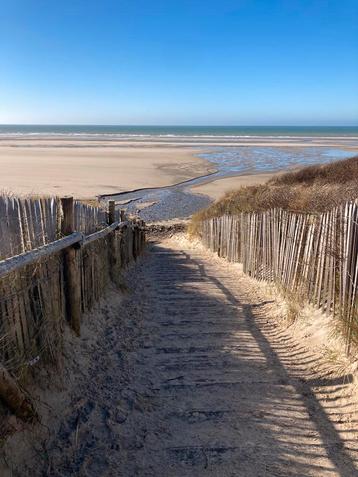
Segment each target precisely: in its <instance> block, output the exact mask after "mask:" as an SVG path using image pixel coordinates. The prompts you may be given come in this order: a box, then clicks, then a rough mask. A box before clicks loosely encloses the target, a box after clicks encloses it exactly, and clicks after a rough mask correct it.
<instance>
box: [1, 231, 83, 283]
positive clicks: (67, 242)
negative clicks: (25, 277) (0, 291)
mask: <svg viewBox="0 0 358 477" xmlns="http://www.w3.org/2000/svg"><path fill="white" fill-rule="evenodd" d="M82 240H83V235H82V234H81V233H79V232H73V233H71V235H68V236H67V237H63V238H62V239H59V240H56V241H55V242H52V243H49V244H47V245H43V246H42V247H39V248H37V249H35V250H31V251H30V252H24V253H21V254H20V255H16V256H14V257H10V258H6V259H5V260H2V261H0V278H3V277H5V276H6V275H8V274H9V273H12V272H15V271H17V270H20V269H21V268H24V267H25V266H27V265H31V264H34V263H36V262H38V261H40V260H42V259H44V258H48V257H50V256H52V255H54V254H56V253H58V252H60V251H61V250H64V249H66V248H68V247H71V246H72V245H74V244H78V243H79V242H81V241H82Z"/></svg>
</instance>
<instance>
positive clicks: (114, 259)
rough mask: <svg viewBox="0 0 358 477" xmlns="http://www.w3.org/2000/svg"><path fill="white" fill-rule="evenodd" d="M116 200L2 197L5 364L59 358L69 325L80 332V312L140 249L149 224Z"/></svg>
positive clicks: (0, 320) (0, 309)
mask: <svg viewBox="0 0 358 477" xmlns="http://www.w3.org/2000/svg"><path fill="white" fill-rule="evenodd" d="M114 205H115V204H114V202H110V207H109V210H108V211H105V210H102V209H100V208H97V207H90V206H88V205H84V204H80V203H79V202H74V201H73V199H72V198H66V199H62V200H61V201H60V200H57V199H53V198H48V199H47V198H46V199H18V198H14V197H0V370H1V369H6V370H7V371H10V372H12V373H15V374H16V376H19V375H21V372H22V371H23V370H24V369H26V368H29V367H31V366H33V365H34V364H35V363H36V362H37V361H56V360H57V358H58V356H59V351H60V350H61V347H62V341H63V328H64V324H65V323H66V322H69V323H70V324H71V326H72V328H73V329H74V330H75V332H76V333H77V334H80V328H81V320H82V315H83V313H84V312H86V311H88V310H90V309H91V308H92V307H93V305H94V304H95V303H96V301H98V299H99V298H100V297H101V296H102V295H103V293H104V291H105V290H106V288H107V287H108V285H109V283H110V282H111V281H112V282H114V283H115V284H118V283H119V282H120V274H121V270H123V269H124V268H125V267H126V266H127V265H128V264H129V263H130V262H131V261H133V260H135V259H136V258H137V256H138V255H139V254H140V253H141V252H142V250H143V248H144V246H145V231H144V223H143V222H142V221H140V220H138V219H133V220H124V217H123V215H122V217H121V219H122V220H120V217H119V213H120V212H119V211H118V210H116V209H115V206H114ZM0 395H1V379H0Z"/></svg>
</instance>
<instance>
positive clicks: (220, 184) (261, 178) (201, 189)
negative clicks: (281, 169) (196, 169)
mask: <svg viewBox="0 0 358 477" xmlns="http://www.w3.org/2000/svg"><path fill="white" fill-rule="evenodd" d="M278 174H279V173H277V172H275V173H274V172H272V173H268V174H253V175H244V176H235V177H225V178H224V179H218V180H216V181H213V182H207V183H206V184H200V185H197V186H193V187H191V188H190V189H191V191H192V192H194V193H199V194H205V195H208V196H209V197H210V198H212V199H213V200H217V199H219V198H221V197H222V196H223V195H224V194H226V192H231V191H232V190H235V189H238V188H239V187H241V186H250V185H258V184H263V183H264V182H266V181H268V180H269V179H271V178H272V177H274V176H275V175H278Z"/></svg>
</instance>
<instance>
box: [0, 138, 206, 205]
mask: <svg viewBox="0 0 358 477" xmlns="http://www.w3.org/2000/svg"><path fill="white" fill-rule="evenodd" d="M195 152H197V150H194V149H187V148H174V147H155V146H152V147H142V146H141V145H136V146H135V147H128V146H126V147H123V146H121V147H113V146H110V145H109V146H103V145H99V146H97V147H93V146H90V147H86V146H82V145H81V146H79V145H74V144H66V143H65V142H64V141H61V142H60V141H59V142H58V143H57V144H53V143H52V144H51V145H48V146H44V144H42V145H41V146H38V145H31V146H29V145H23V146H20V147H19V146H16V147H11V146H4V145H0V170H1V180H0V189H1V190H2V191H9V192H13V193H16V194H56V195H73V196H75V197H82V198H85V197H86V198H89V197H94V196H96V195H100V194H111V193H114V192H121V191H124V190H130V189H137V188H142V187H158V186H166V185H170V184H174V183H177V182H180V181H184V180H187V179H191V178H194V177H196V176H200V175H204V174H206V173H208V172H210V171H211V170H212V168H210V165H209V163H208V162H207V161H205V160H203V159H200V158H197V157H194V153H195Z"/></svg>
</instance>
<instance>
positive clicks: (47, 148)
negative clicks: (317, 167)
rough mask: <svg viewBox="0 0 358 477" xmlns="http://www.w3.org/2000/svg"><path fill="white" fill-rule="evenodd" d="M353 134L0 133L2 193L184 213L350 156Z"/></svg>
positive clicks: (161, 215) (156, 214)
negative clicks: (235, 191) (302, 169)
mask: <svg viewBox="0 0 358 477" xmlns="http://www.w3.org/2000/svg"><path fill="white" fill-rule="evenodd" d="M357 151H358V138H357V137H351V136H307V137H302V136H282V137H281V136H267V135H266V136H248V137H246V136H237V137H235V136H231V135H208V134H203V135H197V134H194V133H193V134H191V135H190V134H186V135H181V134H164V135H162V134H154V135H148V134H132V135H129V134H123V133H119V134H112V133H111V134H104V133H102V132H101V133H88V132H85V133H82V132H81V133H74V134H68V133H67V132H66V133H60V134H59V133H54V134H42V133H38V132H33V133H27V132H26V133H25V134H17V133H16V134H14V135H11V134H8V133H2V132H1V128H0V167H1V183H0V188H1V190H2V191H5V192H8V193H13V194H20V195H40V194H41V195H44V194H45V195H56V196H73V197H75V198H77V199H93V198H100V199H101V200H108V199H109V198H112V199H114V200H116V201H117V202H118V206H120V207H123V208H124V209H126V210H127V211H128V212H130V213H136V214H140V215H141V217H142V218H144V219H145V220H147V221H151V220H169V219H172V218H176V217H177V218H184V217H189V216H190V215H191V214H192V213H194V212H196V211H197V210H199V209H200V208H203V207H206V206H207V205H208V204H209V203H210V202H211V201H213V200H216V199H218V198H219V197H221V196H222V195H223V194H225V193H226V192H228V191H231V190H233V189H235V188H238V187H240V186H243V185H254V184H259V183H262V182H265V181H266V180H268V179H269V178H270V177H272V174H276V173H280V172H282V171H285V170H289V169H292V168H295V167H301V166H302V165H307V164H314V163H325V162H329V161H332V160H337V159H340V158H344V157H348V156H349V155H350V156H352V155H354V154H356V153H357Z"/></svg>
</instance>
